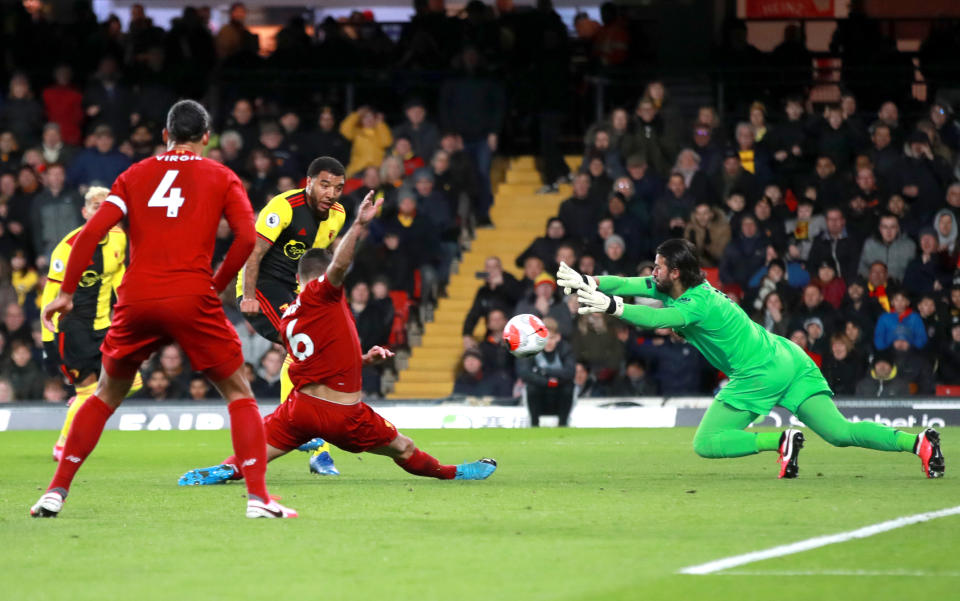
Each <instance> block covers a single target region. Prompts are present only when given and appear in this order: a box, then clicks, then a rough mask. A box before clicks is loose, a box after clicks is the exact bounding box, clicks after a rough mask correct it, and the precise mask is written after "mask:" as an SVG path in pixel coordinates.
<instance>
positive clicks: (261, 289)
mask: <svg viewBox="0 0 960 601" xmlns="http://www.w3.org/2000/svg"><path fill="white" fill-rule="evenodd" d="M296 298H297V295H296V293H295V292H294V291H293V290H291V289H290V287H289V286H288V285H287V284H284V283H283V282H278V281H275V280H271V279H262V280H260V281H259V282H257V300H258V301H260V313H258V314H256V315H254V316H253V317H250V316H247V315H245V316H244V317H246V318H247V322H248V323H249V324H250V325H251V326H253V329H254V330H256V331H257V334H260V335H261V336H263V337H264V338H266V339H267V340H269V341H270V342H276V343H277V344H282V342H281V340H280V318H281V317H283V313H284V311H286V310H287V307H288V306H290V303H292V302H293V301H294V300H296ZM240 300H241V299H240V298H238V299H237V306H239V305H240Z"/></svg>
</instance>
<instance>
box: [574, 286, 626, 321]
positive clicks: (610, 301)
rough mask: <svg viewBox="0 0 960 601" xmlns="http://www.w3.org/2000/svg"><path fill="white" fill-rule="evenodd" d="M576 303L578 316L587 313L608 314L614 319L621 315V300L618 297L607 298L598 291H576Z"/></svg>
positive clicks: (584, 289) (582, 289)
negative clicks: (577, 304) (578, 305)
mask: <svg viewBox="0 0 960 601" xmlns="http://www.w3.org/2000/svg"><path fill="white" fill-rule="evenodd" d="M577 302H578V303H579V304H580V308H579V309H577V312H578V313H580V315H586V314H588V313H608V314H610V315H613V316H614V317H620V316H621V315H623V299H622V298H620V297H619V296H607V295H606V294H604V293H603V292H600V291H599V290H589V289H587V288H581V289H580V290H577Z"/></svg>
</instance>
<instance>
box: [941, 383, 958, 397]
mask: <svg viewBox="0 0 960 601" xmlns="http://www.w3.org/2000/svg"><path fill="white" fill-rule="evenodd" d="M937 396H956V397H960V386H957V385H950V384H937Z"/></svg>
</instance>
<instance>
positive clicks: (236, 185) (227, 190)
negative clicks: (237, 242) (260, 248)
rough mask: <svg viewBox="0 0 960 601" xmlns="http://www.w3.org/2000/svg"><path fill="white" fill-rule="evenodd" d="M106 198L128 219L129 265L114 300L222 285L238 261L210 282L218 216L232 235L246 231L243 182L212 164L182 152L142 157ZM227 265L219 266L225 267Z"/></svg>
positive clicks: (249, 213) (248, 218)
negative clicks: (225, 222) (225, 221)
mask: <svg viewBox="0 0 960 601" xmlns="http://www.w3.org/2000/svg"><path fill="white" fill-rule="evenodd" d="M106 203H110V204H113V205H116V206H117V207H119V208H120V209H121V210H122V211H123V214H124V215H125V216H126V220H127V223H128V235H129V238H130V267H129V269H128V270H127V273H126V276H125V277H124V278H123V283H122V284H121V285H120V288H119V290H118V297H119V299H118V300H119V302H120V303H129V302H132V301H138V300H145V299H155V298H165V297H171V296H183V295H191V294H209V293H210V292H211V291H212V290H213V291H219V290H222V289H223V288H224V287H225V286H226V284H227V283H228V282H229V280H230V279H231V278H232V276H235V275H236V271H237V270H238V269H239V267H240V266H242V264H243V261H244V260H246V257H242V258H241V259H240V264H239V265H237V266H236V269H233V273H232V274H231V275H228V274H221V273H218V274H217V281H216V282H215V281H214V279H213V277H214V276H213V273H212V269H211V265H210V263H211V260H212V256H213V247H214V243H215V241H216V234H217V226H218V225H219V223H220V216H221V215H223V216H224V217H226V218H227V221H228V222H229V223H230V226H231V229H232V230H233V231H234V233H235V234H239V233H240V231H243V232H244V233H247V231H248V230H249V231H252V230H253V209H252V208H251V206H250V201H249V200H248V199H247V194H246V192H245V191H244V188H243V184H242V183H241V182H240V179H239V178H238V177H237V176H236V174H234V173H233V171H231V170H230V169H229V168H227V167H225V166H224V165H221V164H220V163H217V162H216V161H212V160H210V159H205V158H203V157H201V156H199V155H196V154H194V153H192V152H189V151H185V150H172V151H168V152H165V153H163V154H161V155H158V156H155V157H150V158H148V159H144V160H142V161H140V162H139V163H137V164H135V165H133V166H132V167H130V168H129V169H127V170H126V171H124V172H123V173H122V174H121V175H120V177H118V178H117V180H116V181H115V182H114V184H113V188H112V189H111V190H110V196H108V197H107V199H106V202H105V204H106ZM238 228H239V230H238ZM239 237H240V236H239V235H238V238H239ZM227 263H228V261H224V268H223V269H222V270H221V271H224V270H229V269H230V268H229V267H228V265H227ZM223 276H226V277H225V278H224V277H223ZM221 279H225V281H223V282H221V281H220V280H221Z"/></svg>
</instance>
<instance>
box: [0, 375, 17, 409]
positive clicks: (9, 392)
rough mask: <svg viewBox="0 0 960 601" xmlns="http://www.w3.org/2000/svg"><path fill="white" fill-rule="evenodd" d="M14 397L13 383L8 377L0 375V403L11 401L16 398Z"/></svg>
mask: <svg viewBox="0 0 960 601" xmlns="http://www.w3.org/2000/svg"><path fill="white" fill-rule="evenodd" d="M14 397H15V395H14V392H13V384H11V383H10V380H9V379H7V378H4V377H0V403H12V402H13V401H15V400H16V399H15V398H14Z"/></svg>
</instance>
